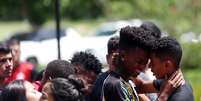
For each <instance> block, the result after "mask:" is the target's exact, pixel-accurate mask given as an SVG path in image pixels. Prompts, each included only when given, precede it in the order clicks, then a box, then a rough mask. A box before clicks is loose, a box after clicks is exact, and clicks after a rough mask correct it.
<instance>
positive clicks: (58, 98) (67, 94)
mask: <svg viewBox="0 0 201 101" xmlns="http://www.w3.org/2000/svg"><path fill="white" fill-rule="evenodd" d="M49 82H51V84H50V89H51V91H52V95H53V97H54V100H55V101H84V97H83V94H82V93H81V91H80V88H79V87H77V85H76V84H74V83H73V82H71V80H69V79H65V78H55V79H52V80H50V81H49Z"/></svg>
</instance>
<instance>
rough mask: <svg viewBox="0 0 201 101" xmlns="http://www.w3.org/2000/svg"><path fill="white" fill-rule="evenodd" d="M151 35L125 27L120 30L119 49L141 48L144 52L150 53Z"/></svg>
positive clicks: (152, 39)
mask: <svg viewBox="0 0 201 101" xmlns="http://www.w3.org/2000/svg"><path fill="white" fill-rule="evenodd" d="M151 33H152V32H150V31H146V30H144V29H142V28H140V27H130V26H126V27H124V28H122V29H121V30H120V41H119V49H120V50H127V49H131V48H142V49H144V50H145V51H150V49H151V46H152V41H154V37H153V36H152V34H151Z"/></svg>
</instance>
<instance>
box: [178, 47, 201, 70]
mask: <svg viewBox="0 0 201 101" xmlns="http://www.w3.org/2000/svg"><path fill="white" fill-rule="evenodd" d="M182 46H183V58H182V63H181V66H182V68H185V69H195V68H199V67H201V63H200V62H201V52H200V49H201V43H184V44H182Z"/></svg>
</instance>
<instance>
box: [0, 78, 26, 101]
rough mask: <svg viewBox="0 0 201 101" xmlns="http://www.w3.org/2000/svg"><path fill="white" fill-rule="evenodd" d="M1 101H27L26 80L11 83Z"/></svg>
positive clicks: (3, 92)
mask: <svg viewBox="0 0 201 101" xmlns="http://www.w3.org/2000/svg"><path fill="white" fill-rule="evenodd" d="M0 100H1V101H27V98H26V88H25V86H24V80H15V81H12V82H11V83H9V84H8V85H7V86H6V87H5V88H4V89H3V90H2V93H1V99H0Z"/></svg>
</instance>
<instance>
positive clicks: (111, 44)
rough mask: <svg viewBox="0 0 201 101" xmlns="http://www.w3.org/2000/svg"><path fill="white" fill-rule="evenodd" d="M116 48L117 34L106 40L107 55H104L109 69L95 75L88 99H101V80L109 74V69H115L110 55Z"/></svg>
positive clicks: (96, 100) (94, 100)
mask: <svg viewBox="0 0 201 101" xmlns="http://www.w3.org/2000/svg"><path fill="white" fill-rule="evenodd" d="M118 49H119V36H114V37H111V38H110V39H109V40H108V44H107V55H106V59H107V63H108V67H109V68H108V69H109V70H107V71H106V72H104V73H101V74H100V75H99V76H98V77H97V79H96V82H95V84H94V88H93V90H92V93H91V96H90V101H102V94H101V92H102V88H103V82H104V80H105V79H106V78H107V76H108V75H109V73H110V71H113V70H114V69H115V66H114V65H113V60H112V56H113V53H116V52H118Z"/></svg>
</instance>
